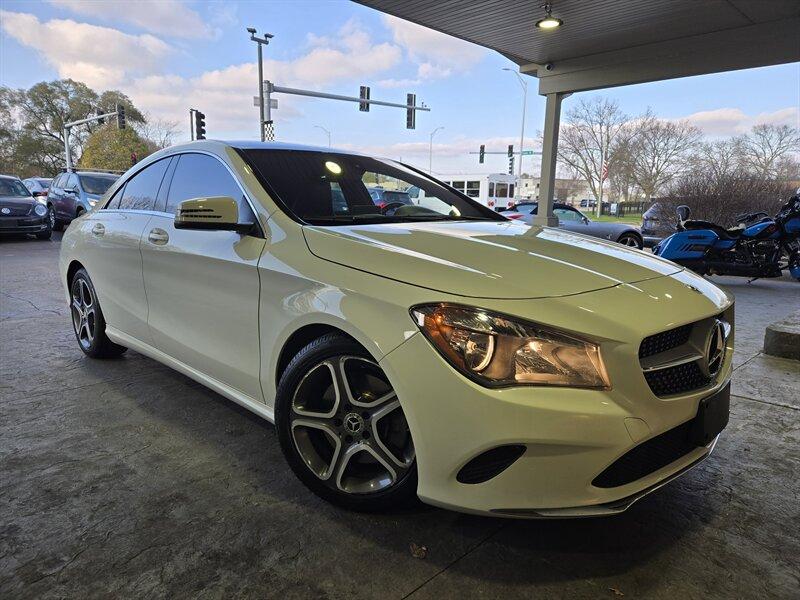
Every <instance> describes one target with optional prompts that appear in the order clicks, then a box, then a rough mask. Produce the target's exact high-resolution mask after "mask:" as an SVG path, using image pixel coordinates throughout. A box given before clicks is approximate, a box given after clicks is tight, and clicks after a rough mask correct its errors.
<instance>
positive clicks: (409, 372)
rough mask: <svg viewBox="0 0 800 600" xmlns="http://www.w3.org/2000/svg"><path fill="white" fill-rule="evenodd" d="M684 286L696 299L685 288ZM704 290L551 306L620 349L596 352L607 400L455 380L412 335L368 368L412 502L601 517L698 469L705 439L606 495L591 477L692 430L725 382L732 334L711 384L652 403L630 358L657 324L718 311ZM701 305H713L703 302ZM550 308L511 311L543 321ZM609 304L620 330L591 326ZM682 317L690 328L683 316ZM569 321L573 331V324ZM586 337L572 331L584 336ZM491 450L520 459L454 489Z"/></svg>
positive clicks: (640, 292)
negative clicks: (380, 382)
mask: <svg viewBox="0 0 800 600" xmlns="http://www.w3.org/2000/svg"><path fill="white" fill-rule="evenodd" d="M689 283H692V284H694V285H695V287H698V288H702V289H703V290H704V293H703V294H698V293H697V292H696V291H689V290H687V288H686V287H685V286H686V285H687V284H689ZM715 289H716V288H712V287H711V286H710V285H709V284H707V283H705V282H702V281H701V280H700V281H698V280H697V278H693V277H691V276H689V275H686V274H678V275H675V276H673V277H667V278H661V279H657V280H653V281H651V282H646V283H641V284H637V286H635V287H634V286H629V287H628V288H627V290H625V289H611V290H603V291H599V292H592V293H590V294H584V295H579V296H573V297H571V298H564V299H560V300H558V301H557V302H558V304H557V307H558V309H557V312H559V313H562V318H563V314H565V311H566V310H567V308H568V306H570V305H574V306H579V307H581V308H582V309H584V310H582V312H586V314H587V315H593V316H592V317H591V319H589V320H587V321H586V323H587V324H590V323H594V324H595V325H596V326H597V327H601V326H602V331H608V332H610V333H609V334H608V335H612V334H613V335H620V336H622V337H623V338H627V339H629V341H625V342H621V341H619V340H620V338H616V339H613V338H612V339H610V340H609V341H608V342H606V343H605V344H604V346H603V348H604V362H606V366H607V367H608V369H609V374H610V375H611V382H612V386H613V387H612V389H611V390H590V389H574V388H557V387H533V386H530V387H510V388H500V389H489V388H485V387H483V386H480V385H478V384H476V383H474V382H472V381H471V380H469V379H468V378H466V377H464V376H462V375H461V374H459V373H457V372H456V371H455V370H454V369H453V368H452V367H451V366H450V365H449V364H448V363H447V362H446V361H445V360H444V359H443V358H442V357H441V356H440V355H439V353H438V352H437V351H436V350H435V349H434V348H433V346H432V345H431V344H430V343H429V342H428V340H427V339H425V337H424V336H423V335H422V334H421V333H415V334H414V335H412V336H411V337H410V338H409V339H407V340H406V341H405V342H404V343H403V344H401V345H400V346H399V347H397V348H396V349H395V350H393V351H392V352H390V353H389V354H387V355H386V356H385V357H384V358H383V359H382V360H381V361H380V364H381V366H382V368H383V369H384V371H385V372H386V374H387V376H388V377H389V379H390V381H391V383H392V385H393V387H394V388H395V390H396V391H397V393H398V398H399V399H400V402H401V404H402V405H403V409H404V412H405V415H406V419H407V421H408V424H409V428H410V430H411V434H412V436H413V439H414V446H415V450H416V457H417V470H418V480H419V484H418V495H419V497H420V498H421V499H422V500H423V501H425V502H428V503H430V504H434V505H437V506H441V507H444V508H449V509H454V510H458V511H462V512H470V513H476V514H487V515H494V516H508V517H518V518H521V517H529V518H531V517H534V518H536V517H538V518H541V517H559V516H564V517H575V516H595V515H606V514H614V513H617V512H621V511H623V510H625V509H626V508H627V507H629V506H630V505H631V504H633V503H634V502H635V501H636V500H638V499H640V498H641V497H642V496H644V495H646V494H648V493H650V492H651V491H653V490H655V489H657V488H658V487H660V486H661V485H663V484H664V483H666V482H667V481H669V480H671V479H673V478H675V477H677V476H678V475H680V474H681V473H683V472H685V471H686V470H688V469H690V468H692V467H693V466H694V465H696V464H698V463H699V462H700V461H702V460H703V459H704V458H705V457H707V456H708V455H709V454H710V452H711V450H712V449H713V446H714V443H715V441H716V439H713V440H711V439H710V440H709V441H708V442H707V445H705V446H695V445H691V446H689V447H687V448H686V449H685V451H683V450H682V451H681V453H679V454H675V455H674V458H673V457H672V456H670V458H669V461H662V462H659V463H657V462H654V463H652V464H653V470H651V471H650V470H648V471H642V472H643V473H644V474H643V475H642V474H639V473H637V474H636V477H637V478H635V479H633V478H628V479H627V480H622V483H617V482H614V483H612V484H610V485H613V486H614V487H599V486H601V485H608V484H606V483H603V482H602V481H601V480H598V476H599V475H600V474H601V473H603V472H604V471H606V469H608V468H609V467H610V466H611V465H612V464H615V463H617V461H618V460H619V459H620V458H621V457H623V456H624V455H627V454H628V453H629V451H631V450H632V449H634V448H638V447H640V446H642V445H643V443H644V442H649V441H651V440H654V439H655V438H659V437H662V434H664V435H666V434H667V432H671V431H673V430H676V429H678V428H679V426H684V425H686V424H687V423H688V422H690V421H692V419H694V418H695V416H696V415H697V414H698V406H699V404H700V402H701V400H702V399H703V398H706V397H709V396H712V395H714V394H715V393H716V392H718V391H720V390H723V388H724V387H725V386H726V385H727V384H728V382H729V380H730V373H731V369H732V367H731V361H732V355H733V351H732V349H733V335H732V334H731V336H730V338H729V340H730V346H729V349H728V352H727V354H726V357H725V360H724V365H723V367H722V368H721V370H720V373H719V375H718V377H717V378H716V380H715V381H714V382H712V383H710V384H709V385H707V386H705V387H703V388H701V389H696V390H692V391H690V392H687V393H685V394H682V395H679V396H668V397H664V398H659V397H656V396H655V395H654V393H653V392H652V390H651V389H650V387H649V386H648V384H647V382H646V380H645V377H644V374H643V372H642V369H641V367H640V365H639V359H638V355H637V353H638V348H639V342H640V341H641V339H642V338H643V337H644V336H646V335H649V334H651V333H656V332H657V331H660V330H666V329H669V328H670V327H669V326H668V325H664V326H663V327H661V329H655V330H648V329H647V328H648V327H649V326H650V327H659V326H658V325H657V324H653V321H655V320H658V321H661V320H662V319H663V320H664V321H663V322H664V323H666V324H669V323H672V324H673V326H674V324H678V323H680V322H681V321H680V320H679V319H685V320H687V321H688V320H696V319H699V318H707V317H711V316H713V315H715V314H719V312H721V311H722V310H727V308H729V307H730V304H729V303H730V300H729V299H727V300H726V297H725V296H724V294H723V293H722V292H719V291H718V290H717V292H718V295H717V296H716V297H714V290H715ZM706 294H708V295H706ZM639 297H645V298H647V299H649V301H650V302H651V303H652V304H653V305H657V306H658V311H659V313H658V317H657V318H654V317H655V315H654V313H653V311H651V310H649V309H648V310H645V309H644V308H641V309H636V308H635V307H637V306H638V305H639V302H640V300H637V298H639ZM711 297H714V302H709V299H710V298H711ZM550 302H551V301H547V302H545V303H544V304H541V305H538V304H535V303H527V302H525V303H523V305H527V306H528V307H529V310H535V312H538V313H539V314H541V315H542V316H543V318H544V317H545V316H546V314H545V313H546V312H547V311H546V307H547V306H549V305H550ZM615 303H616V304H615ZM534 304H535V307H534V308H533V309H531V308H530V307H531V306H532V305H534ZM615 305H617V306H619V307H620V309H619V310H620V314H621V315H626V316H625V321H620V320H618V318H614V319H602V318H601V317H600V316H599V315H600V314H603V311H605V314H606V315H607V316H608V315H609V314H612V309H611V308H609V307H613V306H615ZM574 306H573V307H574ZM585 309H590V310H588V312H587V311H586V310H585ZM508 312H510V313H512V314H513V311H511V310H509V311H508ZM692 314H695V315H696V318H695V319H692V318H691V317H689V316H688V315H692ZM730 316H731V317H732V312H731V314H730ZM648 320H649V324H648ZM731 320H732V319H731ZM574 321H575V323H576V327H579V326H580V325H579V324H578V323H577V321H578V318H577V317H576V318H575V319H574ZM604 321H605V322H604ZM544 322H551V321H549V320H544ZM623 323H624V325H623ZM589 327H590V325H587V326H586V327H585V328H583V329H579V330H582V331H587V332H588V331H589ZM622 329H627V330H628V332H625V333H623V332H622V331H621V330H622ZM602 331H601V330H600V329H598V330H596V331H595V332H592V333H593V337H595V339H600V338H602V337H603V335H604V334H603V333H602ZM615 332H616V333H615ZM636 332H641V333H636ZM587 335H589V334H588V333H587ZM501 446H516V447H519V446H524V452H523V453H522V454H521V456H519V455H518V456H519V457H518V458H516V460H515V461H513V462H511V463H510V466H507V467H506V468H505V470H501V471H500V472H499V473H498V474H495V475H494V476H492V477H490V478H488V479H485V480H482V481H479V482H477V483H472V482H469V481H468V480H465V479H464V478H463V477H461V478H460V480H459V473H460V472H462V469H464V468H465V466H466V465H468V464H470V463H471V462H472V461H474V459H476V457H482V456H484V453H486V452H487V451H490V450H494V449H496V448H498V447H501ZM648 464H650V463H648ZM596 480H597V481H596ZM593 482H596V483H598V485H594V484H593Z"/></svg>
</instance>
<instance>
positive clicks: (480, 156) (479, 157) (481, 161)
mask: <svg viewBox="0 0 800 600" xmlns="http://www.w3.org/2000/svg"><path fill="white" fill-rule="evenodd" d="M485 154H486V146H485V145H484V144H481V150H480V152H478V162H479V163H481V164H483V157H484V155H485Z"/></svg>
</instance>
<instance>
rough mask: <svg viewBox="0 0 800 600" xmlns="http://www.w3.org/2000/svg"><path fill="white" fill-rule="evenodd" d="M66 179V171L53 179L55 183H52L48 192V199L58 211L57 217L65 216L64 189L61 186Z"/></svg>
mask: <svg viewBox="0 0 800 600" xmlns="http://www.w3.org/2000/svg"><path fill="white" fill-rule="evenodd" d="M66 180H67V174H66V173H62V174H61V175H58V176H57V177H56V178H55V179H53V183H52V184H50V189H49V190H48V192H47V199H48V200H49V201H50V203H51V204H52V205H53V210H54V211H55V213H56V217H58V218H59V219H62V218H63V217H64V197H63V196H64V190H63V188H62V187H61V186H62V184H63V183H64V182H65V181H66Z"/></svg>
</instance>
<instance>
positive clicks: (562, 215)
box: [553, 207, 589, 235]
mask: <svg viewBox="0 0 800 600" xmlns="http://www.w3.org/2000/svg"><path fill="white" fill-rule="evenodd" d="M553 214H554V215H555V216H557V217H558V226H559V227H561V228H562V229H567V230H569V231H576V232H578V233H585V234H587V235H588V234H589V227H588V223H589V220H588V219H587V218H586V217H584V216H583V215H582V214H581V213H580V212H579V211H577V210H575V209H574V208H566V207H564V208H558V207H557V208H554V209H553Z"/></svg>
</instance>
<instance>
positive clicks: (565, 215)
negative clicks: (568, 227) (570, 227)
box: [553, 208, 581, 221]
mask: <svg viewBox="0 0 800 600" xmlns="http://www.w3.org/2000/svg"><path fill="white" fill-rule="evenodd" d="M553 214H554V215H555V216H557V217H558V220H559V221H580V220H581V216H580V215H579V214H578V213H576V212H575V211H574V210H569V209H568V208H554V209H553Z"/></svg>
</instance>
